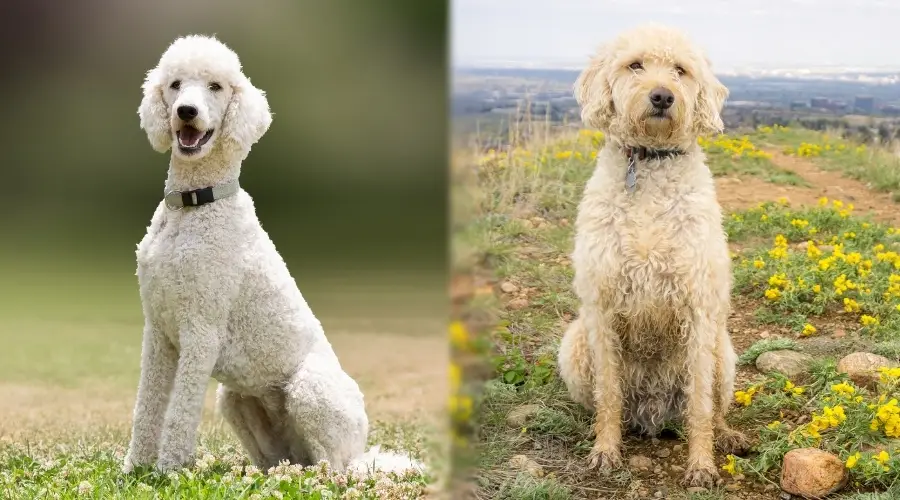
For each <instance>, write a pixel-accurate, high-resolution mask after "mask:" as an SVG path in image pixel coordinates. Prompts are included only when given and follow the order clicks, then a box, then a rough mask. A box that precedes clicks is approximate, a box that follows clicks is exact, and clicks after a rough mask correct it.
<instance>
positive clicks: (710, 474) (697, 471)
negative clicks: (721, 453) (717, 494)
mask: <svg viewBox="0 0 900 500" xmlns="http://www.w3.org/2000/svg"><path fill="white" fill-rule="evenodd" d="M718 480H719V472H718V471H717V470H716V467H715V466H712V465H711V466H708V467H703V466H696V467H691V468H689V469H688V470H687V471H686V472H685V473H684V477H683V478H682V479H681V485H682V486H684V487H686V488H691V487H698V486H699V487H701V488H713V487H714V486H715V485H716V481H718Z"/></svg>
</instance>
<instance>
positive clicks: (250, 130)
mask: <svg viewBox="0 0 900 500" xmlns="http://www.w3.org/2000/svg"><path fill="white" fill-rule="evenodd" d="M271 124H272V113H271V112H270V111H269V101H268V100H266V93H265V92H263V91H262V90H260V89H258V88H256V87H254V86H253V85H252V84H251V83H250V80H249V79H248V78H246V77H245V78H243V79H242V81H241V83H239V84H238V85H236V86H235V87H234V93H233V94H232V96H231V102H230V103H229V104H228V111H226V112H225V120H224V123H223V124H222V136H223V137H226V138H229V139H231V140H233V141H234V142H236V143H237V144H238V146H240V147H241V149H250V146H252V145H253V144H255V143H256V141H258V140H260V138H262V136H263V134H265V133H266V131H267V130H269V125H271Z"/></svg>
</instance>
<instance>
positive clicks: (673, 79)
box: [575, 24, 728, 147]
mask: <svg viewBox="0 0 900 500" xmlns="http://www.w3.org/2000/svg"><path fill="white" fill-rule="evenodd" d="M727 97H728V89H727V88H725V86H724V85H722V83H721V82H720V81H719V80H718V79H717V78H716V77H715V75H713V72H712V69H711V68H710V63H709V59H707V57H706V56H705V55H704V54H703V52H701V50H700V49H699V48H698V47H696V46H695V45H694V44H693V43H691V41H690V40H689V39H688V38H687V37H686V36H685V35H684V34H683V33H681V32H680V31H678V30H675V29H673V28H669V27H665V26H660V25H656V24H647V25H644V26H640V27H638V28H635V29H632V30H629V31H627V32H625V33H623V34H621V35H619V36H618V37H617V38H616V39H614V40H612V41H611V42H608V43H607V44H605V45H603V46H602V47H600V49H599V51H598V53H597V55H596V56H595V57H594V58H593V59H592V60H591V63H590V65H589V66H588V67H587V69H585V70H584V71H583V72H582V73H581V75H580V76H579V77H578V80H577V81H576V82H575V98H576V99H577V100H578V104H580V105H581V108H582V109H581V118H582V120H583V121H584V123H585V124H587V125H589V126H593V127H596V128H598V129H600V130H603V131H604V132H606V133H607V134H609V135H610V136H613V137H615V138H617V139H618V140H620V141H622V142H625V143H629V144H631V145H639V146H647V147H673V146H684V145H686V144H688V143H690V142H692V141H696V139H697V137H698V136H700V135H704V134H710V133H715V132H718V131H721V130H722V127H723V124H722V118H721V116H720V114H719V113H720V112H721V110H722V106H723V104H724V103H725V99H726V98H727Z"/></svg>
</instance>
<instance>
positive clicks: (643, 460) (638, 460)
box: [628, 455, 653, 470]
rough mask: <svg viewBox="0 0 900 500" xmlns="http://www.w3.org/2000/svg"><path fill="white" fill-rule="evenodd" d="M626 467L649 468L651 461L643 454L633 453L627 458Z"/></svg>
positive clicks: (651, 464) (651, 465)
mask: <svg viewBox="0 0 900 500" xmlns="http://www.w3.org/2000/svg"><path fill="white" fill-rule="evenodd" d="M628 467H629V468H630V469H637V470H650V467H653V461H652V460H650V459H649V458H647V457H645V456H643V455H633V456H632V457H631V458H629V459H628Z"/></svg>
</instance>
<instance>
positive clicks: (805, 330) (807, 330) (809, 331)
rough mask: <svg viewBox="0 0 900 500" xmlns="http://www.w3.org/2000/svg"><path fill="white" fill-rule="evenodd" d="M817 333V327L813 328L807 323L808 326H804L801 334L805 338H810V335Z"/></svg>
mask: <svg viewBox="0 0 900 500" xmlns="http://www.w3.org/2000/svg"><path fill="white" fill-rule="evenodd" d="M816 331H817V330H816V327H814V326H812V325H811V324H809V323H807V324H805V325H803V331H802V332H800V334H801V335H803V336H804V337H808V336H810V335H812V334H814V333H816Z"/></svg>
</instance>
